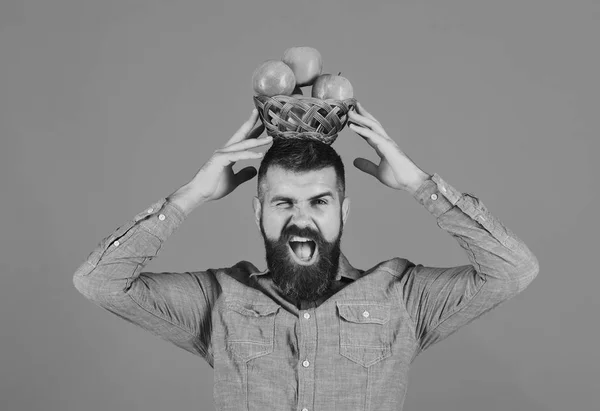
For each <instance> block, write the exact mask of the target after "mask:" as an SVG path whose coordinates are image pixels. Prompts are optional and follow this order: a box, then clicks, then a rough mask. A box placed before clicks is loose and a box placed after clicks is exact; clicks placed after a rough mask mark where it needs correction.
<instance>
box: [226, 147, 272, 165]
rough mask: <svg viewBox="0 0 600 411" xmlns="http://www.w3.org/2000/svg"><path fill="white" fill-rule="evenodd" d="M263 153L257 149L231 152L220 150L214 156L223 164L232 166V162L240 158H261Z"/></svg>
mask: <svg viewBox="0 0 600 411" xmlns="http://www.w3.org/2000/svg"><path fill="white" fill-rule="evenodd" d="M263 156H264V153H261V152H259V151H251V150H246V151H232V152H220V153H219V154H218V155H217V156H216V157H215V158H216V161H218V162H219V163H220V164H221V165H223V166H230V167H233V165H234V163H236V162H237V161H241V160H255V159H259V158H262V157H263Z"/></svg>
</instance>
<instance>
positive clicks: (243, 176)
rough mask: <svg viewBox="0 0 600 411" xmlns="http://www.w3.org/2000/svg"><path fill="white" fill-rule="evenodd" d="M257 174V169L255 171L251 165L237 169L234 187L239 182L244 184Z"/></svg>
mask: <svg viewBox="0 0 600 411" xmlns="http://www.w3.org/2000/svg"><path fill="white" fill-rule="evenodd" d="M257 174H258V171H256V168H254V167H252V166H249V167H245V168H243V169H242V170H240V171H238V172H237V173H236V174H235V176H234V178H235V185H236V187H237V186H239V185H240V184H244V183H245V182H246V181H248V180H252V179H253V178H254V176H255V175H257Z"/></svg>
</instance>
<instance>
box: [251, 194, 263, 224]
mask: <svg viewBox="0 0 600 411" xmlns="http://www.w3.org/2000/svg"><path fill="white" fill-rule="evenodd" d="M252 207H253V208H254V220H255V222H256V226H257V227H258V230H259V231H260V214H261V212H262V205H261V204H260V200H259V199H258V197H254V198H253V199H252Z"/></svg>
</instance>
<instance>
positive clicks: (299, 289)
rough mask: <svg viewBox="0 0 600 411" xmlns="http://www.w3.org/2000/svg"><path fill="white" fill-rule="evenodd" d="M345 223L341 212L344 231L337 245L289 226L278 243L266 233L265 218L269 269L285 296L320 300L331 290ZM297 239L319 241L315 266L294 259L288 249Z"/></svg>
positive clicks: (316, 243) (263, 233) (309, 232)
mask: <svg viewBox="0 0 600 411" xmlns="http://www.w3.org/2000/svg"><path fill="white" fill-rule="evenodd" d="M342 224H343V222H342V216H341V213H340V231H339V233H338V236H337V238H336V239H335V240H334V241H333V242H328V241H326V240H325V239H324V238H323V237H322V236H321V235H319V233H316V232H314V231H312V230H311V229H308V228H305V229H301V228H299V227H296V226H290V227H288V228H287V229H286V230H284V231H283V232H282V233H281V235H280V236H279V238H278V239H277V240H271V239H269V238H267V235H266V234H265V230H264V227H263V221H262V216H261V218H260V231H261V233H262V236H263V240H264V242H265V251H266V259H267V267H268V269H269V271H270V272H271V274H272V276H273V283H274V284H275V285H276V286H277V287H279V289H280V291H281V293H282V294H283V295H284V296H285V297H287V298H288V299H291V300H292V301H294V302H299V301H301V300H305V301H316V300H318V299H319V298H321V297H322V296H324V295H325V294H327V292H328V291H330V290H331V286H332V284H333V282H334V280H335V277H336V276H337V271H338V267H339V262H340V261H339V260H340V242H341V238H342V232H343V225H342ZM293 236H299V237H305V238H308V239H310V240H312V241H314V242H315V246H316V247H315V254H316V257H315V258H316V260H315V261H314V262H313V263H312V264H311V265H301V264H298V263H297V262H296V261H295V260H294V257H293V256H292V253H293V251H291V250H290V248H289V246H288V241H289V239H290V238H292V237H293ZM317 250H318V253H317Z"/></svg>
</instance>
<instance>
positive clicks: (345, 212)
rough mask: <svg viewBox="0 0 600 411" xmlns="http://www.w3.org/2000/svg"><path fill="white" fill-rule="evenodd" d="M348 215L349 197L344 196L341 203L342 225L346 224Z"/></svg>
mask: <svg viewBox="0 0 600 411" xmlns="http://www.w3.org/2000/svg"><path fill="white" fill-rule="evenodd" d="M348 215H350V197H345V198H344V202H343V203H342V219H343V221H344V225H346V220H347V219H348Z"/></svg>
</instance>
